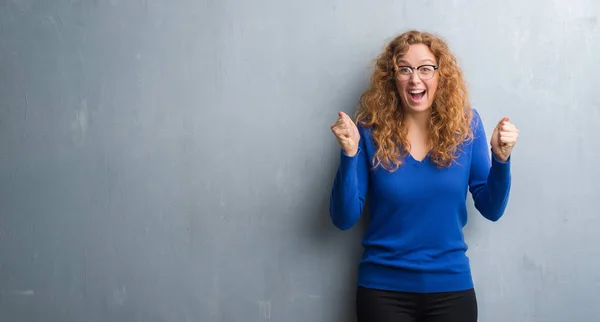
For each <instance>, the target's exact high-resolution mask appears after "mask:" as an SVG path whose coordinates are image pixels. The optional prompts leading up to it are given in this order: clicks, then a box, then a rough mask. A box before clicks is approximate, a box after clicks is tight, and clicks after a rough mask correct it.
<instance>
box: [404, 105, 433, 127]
mask: <svg viewBox="0 0 600 322" xmlns="http://www.w3.org/2000/svg"><path fill="white" fill-rule="evenodd" d="M430 119H431V111H430V110H429V109H428V110H425V111H423V112H408V113H405V114H404V123H405V124H406V125H407V126H408V127H409V128H414V129H416V130H419V131H423V132H427V130H428V128H429V120H430Z"/></svg>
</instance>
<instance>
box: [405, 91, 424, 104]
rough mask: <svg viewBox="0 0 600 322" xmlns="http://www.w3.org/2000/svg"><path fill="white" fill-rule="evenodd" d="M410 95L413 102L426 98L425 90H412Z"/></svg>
mask: <svg viewBox="0 0 600 322" xmlns="http://www.w3.org/2000/svg"><path fill="white" fill-rule="evenodd" d="M408 95H409V96H410V98H412V100H413V101H420V100H421V99H422V98H423V96H425V90H424V89H419V90H412V91H409V92H408Z"/></svg>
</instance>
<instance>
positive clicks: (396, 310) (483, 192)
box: [330, 31, 519, 322]
mask: <svg viewBox="0 0 600 322" xmlns="http://www.w3.org/2000/svg"><path fill="white" fill-rule="evenodd" d="M331 130H332V132H333V133H334V135H335V137H336V138H337V140H338V143H339V145H340V147H341V150H342V151H341V160H340V165H339V168H338V171H337V174H336V177H335V181H334V183H333V188H332V192H331V199H330V216H331V220H332V222H333V224H334V225H335V226H336V227H338V228H339V229H342V230H346V229H349V228H351V227H352V226H353V225H354V224H355V223H356V221H357V220H358V219H359V217H360V216H361V215H362V213H363V205H364V204H365V200H366V199H367V197H368V199H369V203H368V204H369V215H370V216H369V224H368V228H367V230H366V233H365V236H364V238H363V245H364V253H363V257H362V260H361V262H360V265H359V278H358V288H357V294H356V295H357V296H356V311H357V316H358V321H359V322H363V321H369V322H388V321H390V322H391V321H394V322H405V321H412V322H415V321H417V322H442V321H443V322H451V321H460V322H475V321H477V300H476V296H475V291H474V285H473V281H472V277H471V270H470V264H469V259H468V257H467V255H466V250H467V245H466V244H465V242H464V238H463V232H462V228H463V227H464V226H465V224H466V222H467V208H466V197H467V190H468V191H470V192H471V194H472V196H473V200H474V204H475V207H476V208H477V210H478V211H479V212H480V213H481V214H482V215H483V216H484V217H485V218H487V219H489V220H491V221H496V220H498V219H500V217H501V216H502V215H503V213H504V210H505V208H506V205H507V202H508V198H509V191H510V185H511V175H510V156H511V151H512V149H513V146H514V145H515V142H516V140H517V137H518V135H519V131H518V130H517V129H516V127H515V126H514V125H513V124H511V123H510V122H509V119H508V118H503V119H502V120H500V121H499V123H498V124H497V126H496V127H495V129H494V131H493V134H492V137H491V141H490V145H491V152H492V153H491V157H490V153H489V150H488V145H487V139H486V134H485V130H484V128H483V123H482V121H481V119H480V117H479V114H478V113H477V111H476V110H474V109H471V107H470V105H469V100H468V94H467V89H466V86H465V82H464V80H463V77H462V73H461V70H460V68H459V67H458V64H457V62H456V58H455V57H454V56H453V54H452V53H451V52H450V50H449V49H448V46H447V45H446V43H445V42H444V41H443V40H442V39H440V38H439V37H437V36H435V35H432V34H430V33H426V32H419V31H408V32H406V33H404V34H402V35H400V36H398V37H397V38H395V39H394V40H392V41H391V42H390V43H389V44H388V45H387V46H386V48H385V50H384V51H383V53H382V54H381V55H380V56H379V57H378V59H377V60H376V66H375V71H374V73H373V75H372V77H371V84H370V88H368V90H367V91H366V92H365V93H364V94H363V95H362V96H361V99H360V103H359V109H358V111H357V117H356V123H355V122H353V121H352V120H351V119H350V117H349V116H348V115H346V114H344V113H343V112H340V113H339V118H338V120H337V121H336V122H335V123H334V124H333V125H332V126H331Z"/></svg>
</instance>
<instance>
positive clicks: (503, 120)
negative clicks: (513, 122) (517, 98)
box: [496, 116, 510, 129]
mask: <svg viewBox="0 0 600 322" xmlns="http://www.w3.org/2000/svg"><path fill="white" fill-rule="evenodd" d="M508 121H510V118H508V117H507V116H505V117H503V118H502V119H501V120H500V121H499V122H498V124H497V125H496V128H498V129H500V128H502V125H504V123H506V122H508Z"/></svg>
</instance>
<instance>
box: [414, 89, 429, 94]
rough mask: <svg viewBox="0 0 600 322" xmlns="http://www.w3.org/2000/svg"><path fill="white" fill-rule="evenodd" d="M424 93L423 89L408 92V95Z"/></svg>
mask: <svg viewBox="0 0 600 322" xmlns="http://www.w3.org/2000/svg"><path fill="white" fill-rule="evenodd" d="M424 92H425V90H424V89H421V90H414V91H410V93H411V94H421V93H424Z"/></svg>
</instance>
